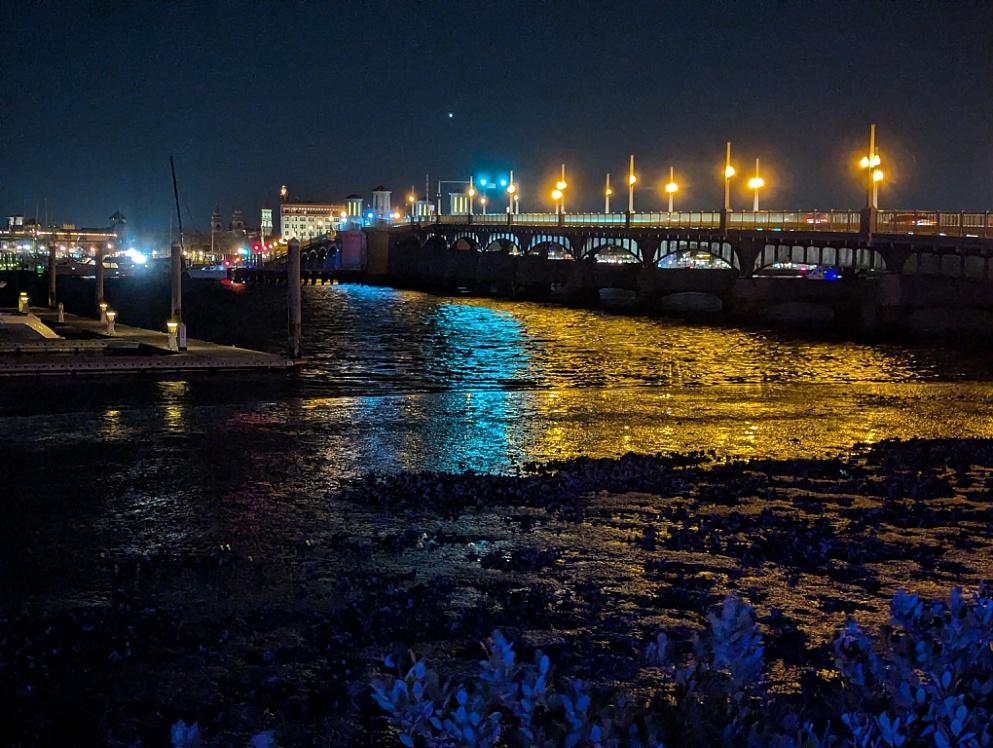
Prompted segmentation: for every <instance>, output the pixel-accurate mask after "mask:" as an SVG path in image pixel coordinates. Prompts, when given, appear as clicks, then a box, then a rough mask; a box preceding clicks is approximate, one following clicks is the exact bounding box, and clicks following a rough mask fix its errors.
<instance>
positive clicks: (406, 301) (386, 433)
mask: <svg viewBox="0 0 993 748" xmlns="http://www.w3.org/2000/svg"><path fill="white" fill-rule="evenodd" d="M253 294H273V296H272V298H274V299H278V300H282V299H283V295H284V294H285V291H280V290H279V289H276V288H267V287H257V288H253V287H248V288H247V289H246V293H245V296H251V295H253ZM261 298H263V299H264V298H269V297H261ZM304 298H305V339H304V343H305V348H304V350H305V352H306V354H307V356H308V361H307V365H306V367H305V369H304V371H303V372H302V374H301V375H300V377H299V378H289V379H288V378H285V377H282V376H280V375H277V376H262V377H256V378H252V377H247V376H227V375H225V376H216V377H209V378H190V379H188V380H187V379H185V378H176V379H174V380H172V381H155V380H143V381H130V380H129V381H125V380H120V379H114V380H112V381H111V380H107V381H103V380H80V381H78V382H65V381H63V382H60V383H58V384H52V383H49V385H47V389H46V390H45V391H43V392H42V391H40V387H39V384H38V383H34V382H32V383H23V384H20V385H14V384H8V386H7V387H6V388H5V390H4V391H3V392H2V393H0V426H2V427H0V449H3V448H5V447H13V448H29V449H38V450H43V449H49V448H55V447H58V448H60V449H63V450H64V451H65V453H66V454H69V455H72V454H73V453H74V451H75V450H77V449H80V448H84V449H90V450H92V447H93V445H94V444H106V445H108V446H112V445H127V446H128V447H129V449H130V454H132V455H133V459H134V467H133V468H128V471H127V472H128V473H129V474H130V473H134V474H137V473H140V472H141V470H142V466H143V465H144V466H145V467H147V466H148V465H158V464H159V463H160V462H161V455H169V460H173V461H179V464H182V463H183V461H184V460H188V459H189V456H190V455H192V454H196V455H198V456H199V455H200V454H206V455H208V456H210V457H215V458H216V460H217V469H223V470H238V469H240V466H239V462H238V461H239V460H241V459H243V457H241V456H240V455H244V454H246V452H248V453H251V452H255V451H261V450H265V451H266V452H267V453H271V455H272V458H273V459H274V460H275V461H276V463H277V464H284V463H285V465H286V466H287V467H286V470H287V471H288V472H290V473H293V474H294V475H296V476H297V478H295V480H302V481H312V482H313V483H312V485H313V486H315V487H316V486H318V485H320V484H322V483H323V484H324V485H326V484H327V482H328V481H329V480H333V479H335V478H338V477H342V476H346V475H355V474H357V473H363V472H367V471H372V472H376V471H396V470H405V469H410V470H416V469H430V470H457V469H459V468H461V467H466V468H472V469H475V470H485V471H512V470H513V469H514V467H515V466H516V465H520V464H522V463H525V462H529V461H544V460H549V459H559V458H568V457H573V456H579V455H586V456H606V455H618V454H623V453H624V452H627V451H636V452H648V453H651V452H656V451H671V450H680V451H684V450H692V449H715V450H716V451H717V452H718V454H721V455H725V456H777V457H789V456H815V455H823V454H826V453H834V452H837V451H839V450H841V449H845V448H847V447H849V446H851V445H852V444H853V443H855V442H857V441H875V440H878V439H882V438H887V437H890V436H900V437H909V436H958V435H961V436H967V435H988V434H989V433H991V432H993V405H991V403H993V387H991V386H990V384H989V382H988V371H989V370H991V369H993V366H990V365H988V364H989V361H988V358H989V357H988V356H987V357H986V359H981V358H977V359H975V360H969V359H968V358H967V357H964V356H962V355H960V354H954V355H951V356H949V355H946V354H939V355H932V353H933V352H929V351H928V350H926V349H920V348H917V349H912V348H906V347H901V346H892V345H890V346H883V345H866V344H859V343H852V342H840V341H832V342H828V341H818V340H816V339H812V338H803V337H782V336H776V335H771V334H765V333H761V332H757V331H747V330H740V329H734V328H719V327H706V326H700V325H688V324H685V323H681V322H678V321H675V320H671V319H668V320H653V319H647V318H639V317H626V316H612V315H609V314H603V313H598V312H593V311H588V310H576V309H567V308H562V307H555V306H544V305H540V304H528V303H512V302H503V301H494V300H485V299H470V298H440V297H436V296H430V295H427V294H421V293H413V292H406V291H398V290H394V289H389V288H377V287H367V286H353V285H341V286H317V287H310V286H308V287H305V289H304ZM240 303H241V302H239V304H240ZM228 307H231V309H230V310H229V313H230V314H237V313H238V312H239V311H240V310H241V307H240V306H239V305H231V304H230V301H229V302H228V304H227V306H225V307H220V306H219V308H218V310H217V311H218V314H220V313H222V312H223V311H224V310H225V309H228ZM269 332H270V331H262V333H261V334H262V335H263V336H264V335H268V334H269ZM984 373H985V374H984ZM231 445H238V449H234V448H233V447H232V446H231ZM246 445H247V446H246ZM56 469H57V468H56ZM67 470H68V471H69V472H67V474H66V476H64V477H65V478H66V479H67V480H68V479H71V475H70V474H71V470H70V469H69V468H67ZM185 479H186V480H188V481H189V482H190V483H191V484H193V483H195V482H196V481H198V480H202V479H203V476H202V475H194V474H190V475H188V476H187V477H186V478H185ZM315 490H317V489H316V488H315Z"/></svg>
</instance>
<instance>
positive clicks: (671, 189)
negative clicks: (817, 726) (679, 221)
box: [665, 166, 679, 213]
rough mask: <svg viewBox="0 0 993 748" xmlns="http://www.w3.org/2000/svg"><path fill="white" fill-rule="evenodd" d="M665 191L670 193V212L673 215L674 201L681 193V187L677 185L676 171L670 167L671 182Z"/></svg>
mask: <svg viewBox="0 0 993 748" xmlns="http://www.w3.org/2000/svg"><path fill="white" fill-rule="evenodd" d="M665 191H666V192H668V193H669V212H670V213H672V199H673V198H674V197H675V196H676V192H678V191H679V185H678V184H676V170H675V168H674V167H672V166H670V167H669V182H668V183H667V184H666V186H665Z"/></svg>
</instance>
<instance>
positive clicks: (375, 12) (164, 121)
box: [0, 2, 993, 231]
mask: <svg viewBox="0 0 993 748" xmlns="http://www.w3.org/2000/svg"><path fill="white" fill-rule="evenodd" d="M4 14H5V17H4V19H3V22H4V27H5V28H7V29H8V30H9V31H10V32H11V33H10V40H11V45H12V50H13V54H12V55H11V56H10V62H9V64H8V66H7V67H8V75H7V78H8V80H9V82H10V85H9V87H8V92H7V93H5V94H4V103H3V122H2V126H3V132H4V134H5V137H4V139H3V143H2V144H0V164H2V165H3V169H2V174H3V177H2V182H0V205H2V208H3V210H4V211H6V213H14V212H23V213H25V214H27V215H33V214H34V212H35V210H36V206H38V208H37V209H38V210H39V212H40V214H41V217H42V218H44V213H45V208H46V204H47V212H48V214H49V216H50V217H51V219H52V221H53V222H59V223H61V222H73V223H76V224H78V225H101V222H102V221H104V220H105V217H106V216H109V215H110V213H112V212H113V211H114V210H117V209H121V210H123V211H124V213H125V214H126V215H128V217H129V219H131V221H132V224H133V225H134V227H135V228H136V229H137V230H139V231H142V230H152V229H161V228H165V227H166V226H167V225H168V222H169V216H170V214H171V213H172V212H173V211H174V208H173V206H172V202H171V184H170V182H169V174H168V156H169V154H170V153H173V154H174V155H175V157H176V161H177V167H178V170H179V178H180V190H181V193H182V198H183V201H184V203H185V207H184V221H185V220H188V221H189V223H190V226H189V227H188V228H189V229H200V230H201V231H203V230H206V229H207V228H208V227H209V213H210V211H211V210H212V209H213V206H214V205H215V204H217V203H221V204H222V205H223V206H225V208H226V209H230V208H232V207H240V208H242V209H243V210H244V211H245V213H246V215H247V216H249V217H250V219H249V220H250V222H252V221H253V220H257V217H258V209H259V208H260V207H262V206H263V205H264V204H265V203H267V202H268V204H269V207H275V206H276V204H277V195H276V191H277V190H278V188H279V185H280V184H284V183H285V184H288V185H290V187H291V189H292V190H293V191H294V192H295V193H296V194H299V195H301V196H309V197H313V198H315V199H337V198H341V197H344V196H345V195H346V194H348V193H351V192H354V191H360V192H366V191H367V190H368V188H370V187H371V186H372V185H375V184H378V183H381V182H382V183H385V184H387V185H389V186H390V187H392V188H393V189H394V194H395V197H397V198H399V197H400V196H401V195H405V194H406V192H407V191H408V190H409V186H410V184H411V183H413V184H415V185H416V187H417V189H418V190H419V191H420V190H422V189H423V187H422V185H423V182H424V174H425V173H426V172H427V173H429V174H430V175H431V183H432V184H431V189H432V191H433V190H434V188H435V180H437V179H438V178H446V179H451V178H460V177H468V176H469V175H470V174H478V173H481V172H489V173H491V174H495V173H497V172H499V171H503V170H509V169H511V168H512V169H514V171H515V175H517V178H518V179H519V181H520V183H521V184H522V191H523V193H524V197H523V200H522V204H523V206H524V208H525V209H534V210H545V211H550V210H553V205H552V202H551V200H550V199H549V198H548V196H547V194H546V193H547V192H548V189H547V188H548V187H549V185H550V184H551V183H552V182H553V181H554V177H555V173H556V171H557V169H558V168H559V164H560V163H561V162H563V161H564V162H566V163H567V165H568V168H569V174H570V180H569V181H570V197H569V200H570V203H569V206H568V207H569V209H570V210H580V209H583V210H598V209H601V208H602V195H601V190H602V183H603V178H604V174H605V173H606V172H607V171H610V172H612V173H613V174H614V175H615V178H616V177H622V176H623V174H624V173H625V169H626V165H627V158H628V154H629V153H635V154H636V156H637V159H638V167H639V168H638V172H639V177H640V182H639V190H638V196H637V207H638V208H639V209H650V208H656V209H658V208H662V207H663V206H664V204H665V202H666V197H665V193H664V192H663V191H662V185H663V184H664V183H665V181H667V177H668V170H669V167H670V165H672V166H675V169H676V172H677V174H678V175H679V176H680V187H681V191H680V195H679V198H678V200H679V202H680V203H681V204H682V207H691V206H692V207H694V208H699V209H712V208H717V207H719V205H720V203H721V199H722V196H721V193H722V188H723V185H722V181H721V179H720V176H719V174H720V169H721V167H722V162H723V157H724V153H723V148H724V141H725V140H727V139H730V140H732V142H733V143H734V152H735V161H736V164H737V166H738V170H739V173H740V174H741V176H742V178H741V179H739V180H738V182H739V183H738V184H736V185H734V194H733V206H734V207H736V208H746V207H748V206H749V205H750V198H749V193H748V190H747V187H746V184H745V183H746V181H747V175H748V174H749V172H750V165H751V163H752V162H753V161H754V159H755V158H756V157H760V158H761V159H762V170H763V176H764V177H765V178H766V180H767V184H768V187H767V189H766V190H764V192H763V207H766V206H768V207H781V208H784V209H788V208H804V209H812V208H817V209H826V208H833V207H837V208H848V207H853V208H857V207H860V206H861V204H862V202H863V200H864V193H863V190H862V187H861V181H860V178H859V173H858V169H857V164H856V163H855V162H854V160H853V158H855V157H856V156H857V154H858V153H859V152H860V151H861V150H862V149H864V140H865V130H866V125H867V124H868V122H870V121H875V122H877V123H878V125H879V144H880V146H879V147H880V151H881V153H882V154H883V157H884V159H885V160H886V163H887V166H888V169H887V181H886V183H885V186H884V188H883V190H882V193H881V195H880V204H881V206H882V207H898V208H924V209H931V208H935V209H936V208H944V209H959V208H961V209H983V208H986V207H988V206H989V205H990V204H991V203H993V129H991V128H993V125H991V124H990V123H991V122H993V104H991V103H990V101H989V100H988V97H986V96H984V95H983V94H982V92H985V91H989V90H990V89H991V86H993V47H991V42H990V41H989V39H988V38H987V36H986V35H983V34H980V33H978V32H977V29H981V28H989V27H990V22H991V21H993V7H991V6H990V5H989V4H988V3H978V2H977V3H958V4H956V5H955V12H954V13H950V12H948V6H947V5H941V4H937V3H933V4H913V5H911V4H909V3H905V4H898V3H888V4H883V3H850V4H844V3H843V4H840V5H839V4H834V3H832V4H827V3H796V4H791V5H765V6H760V7H752V6H745V5H724V4H720V3H714V4H708V5H699V4H689V3H666V4H664V5H654V4H652V5H650V4H643V5H637V6H636V7H632V6H631V5H630V4H625V5H624V6H623V7H619V6H618V7H613V8H605V6H603V5H585V4H584V5H579V6H574V5H568V6H567V5H565V4H556V3H548V4H543V5H537V6H535V5H529V4H521V3H507V4H502V5H501V6H500V7H499V8H483V7H470V6H448V5H444V4H426V5H425V4H416V5H407V4H394V5H390V6H386V7H385V8H380V9H377V8H371V7H350V8H335V9H334V10H333V11H332V10H330V9H329V8H328V7H325V6H319V5H316V4H313V5H306V4H301V5H294V6H282V5H279V6H277V5H269V4H250V3H240V4H224V3H220V4H218V3H214V4H210V5H209V6H206V7H199V6H197V7H194V6H192V5H191V6H182V5H158V4H150V3H147V4H137V5H134V4H130V5H127V6H123V5H118V4H111V3H83V4H79V5H73V6H64V5H61V4H41V5H39V6H37V7H35V6H32V7H28V8H18V9H17V12H16V15H15V13H14V11H13V10H10V9H8V10H5V11H4ZM522 17H524V18H526V19H527V23H526V24H521V23H520V19H521V18H522ZM922 29H927V30H928V36H927V37H926V43H924V42H922V39H924V38H925V37H924V36H923V34H922ZM51 50H59V52H60V53H59V54H52V53H51ZM38 91H44V92H45V95H46V97H47V98H48V99H50V100H52V101H57V102H58V104H59V105H58V110H59V112H61V113H62V114H59V115H57V116H52V110H51V109H50V108H46V107H44V106H40V105H39V103H38V96H37V95H32V94H33V93H34V92H38ZM449 115H451V116H449ZM617 183H618V184H620V179H618V180H617ZM618 197H620V198H623V190H619V194H618ZM397 202H400V200H397ZM493 202H494V203H495V204H499V201H497V200H494V201H493Z"/></svg>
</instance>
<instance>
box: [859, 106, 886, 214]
mask: <svg viewBox="0 0 993 748" xmlns="http://www.w3.org/2000/svg"><path fill="white" fill-rule="evenodd" d="M881 163H882V161H881V159H880V158H879V154H878V153H876V125H875V124H871V125H869V155H868V156H863V157H862V160H861V161H859V166H861V167H862V168H863V169H865V172H866V177H867V184H866V196H865V203H866V204H865V207H866V208H869V209H870V210H876V209H877V208H878V207H879V183H880V182H882V181H883V177H884V174H883V170H882V169H880V168H879V165H880V164H881Z"/></svg>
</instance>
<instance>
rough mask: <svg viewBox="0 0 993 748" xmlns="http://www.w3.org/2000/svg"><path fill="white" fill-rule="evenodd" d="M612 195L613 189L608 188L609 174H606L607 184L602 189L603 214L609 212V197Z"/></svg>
mask: <svg viewBox="0 0 993 748" xmlns="http://www.w3.org/2000/svg"><path fill="white" fill-rule="evenodd" d="M613 194H614V190H613V188H612V187H611V186H610V172H607V184H606V186H605V187H604V188H603V212H604V213H609V212H610V196H611V195H613Z"/></svg>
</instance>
